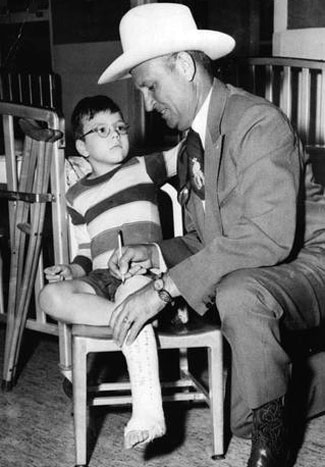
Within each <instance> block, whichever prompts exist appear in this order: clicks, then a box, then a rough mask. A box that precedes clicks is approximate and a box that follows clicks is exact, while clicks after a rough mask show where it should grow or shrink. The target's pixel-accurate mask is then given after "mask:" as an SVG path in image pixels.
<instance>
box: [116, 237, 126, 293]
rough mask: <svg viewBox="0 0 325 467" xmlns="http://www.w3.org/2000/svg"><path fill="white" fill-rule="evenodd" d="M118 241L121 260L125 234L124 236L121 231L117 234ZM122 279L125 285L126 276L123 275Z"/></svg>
mask: <svg viewBox="0 0 325 467" xmlns="http://www.w3.org/2000/svg"><path fill="white" fill-rule="evenodd" d="M117 241H118V251H119V258H121V257H122V246H123V234H122V230H119V231H118V234H117ZM121 279H122V283H123V284H124V282H125V277H124V274H121Z"/></svg>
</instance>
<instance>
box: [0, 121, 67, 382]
mask: <svg viewBox="0 0 325 467" xmlns="http://www.w3.org/2000/svg"><path fill="white" fill-rule="evenodd" d="M20 125H21V127H22V129H23V131H24V133H25V134H26V139H27V141H28V140H29V139H31V140H32V144H31V152H30V158H29V159H30V160H29V161H26V162H25V165H24V166H22V174H21V177H22V178H21V183H20V184H19V189H20V190H21V189H24V190H26V191H25V192H19V193H18V194H16V195H17V197H18V198H19V200H20V201H21V202H20V203H19V206H17V208H16V213H15V227H16V228H15V232H14V246H15V248H14V250H13V254H12V259H13V261H12V267H11V271H10V282H12V283H11V290H12V292H13V293H14V292H15V294H14V295H15V297H13V298H12V301H11V303H10V305H11V306H10V307H8V321H7V324H8V326H7V333H6V348H5V350H6V353H5V360H4V361H5V365H4V376H3V383H2V387H3V388H4V389H7V390H9V389H11V387H12V386H13V384H14V383H15V376H16V368H17V363H18V357H19V350H20V347H21V340H22V335H23V330H24V327H25V322H26V318H27V313H28V308H29V304H30V299H31V294H32V290H33V286H34V281H35V276H36V272H37V265H38V260H39V256H40V249H41V236H42V232H43V225H44V217H45V203H46V202H48V201H52V198H53V197H52V195H50V194H47V193H46V191H47V188H48V185H49V178H50V168H51V156H52V143H53V142H54V141H56V140H57V139H59V138H61V137H62V133H61V132H60V131H57V130H50V129H42V128H39V127H38V126H37V125H35V124H34V123H32V122H31V121H28V120H21V121H20ZM27 144H28V143H27ZM35 154H36V156H35ZM28 162H29V163H28ZM18 208H19V209H18ZM28 220H29V222H28ZM27 236H28V241H27ZM17 250H18V251H17ZM9 315H10V319H9Z"/></svg>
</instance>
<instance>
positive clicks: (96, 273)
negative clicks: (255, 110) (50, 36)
mask: <svg viewBox="0 0 325 467" xmlns="http://www.w3.org/2000/svg"><path fill="white" fill-rule="evenodd" d="M71 122H72V128H73V132H74V136H75V140H76V148H77V151H78V152H79V154H80V155H82V156H83V157H85V158H87V159H88V161H89V163H90V165H91V167H92V172H91V173H90V174H89V175H86V176H85V177H84V178H82V179H81V180H79V181H78V182H77V183H76V184H75V185H73V186H71V187H70V188H69V189H68V191H67V194H66V196H67V206H68V212H69V214H70V216H71V220H72V224H73V226H74V232H75V235H76V239H77V244H78V253H77V256H76V257H75V258H74V260H73V261H72V263H71V264H69V265H64V264H59V265H54V266H51V267H48V268H46V269H45V275H46V278H47V280H48V281H49V284H48V285H46V286H45V287H44V289H43V290H42V291H41V293H40V297H39V301H40V305H41V307H42V308H43V309H44V310H45V312H46V313H47V314H49V315H50V316H52V317H53V318H54V319H56V320H59V321H64V322H68V323H74V324H75V323H79V324H88V325H97V326H98V325H99V326H107V325H108V323H109V321H110V316H111V314H112V313H113V312H114V308H115V306H116V304H117V303H118V302H120V301H121V300H123V297H125V296H126V295H128V294H130V293H131V292H133V291H134V290H135V289H137V288H140V287H142V286H143V285H144V284H146V283H147V282H148V281H149V280H150V279H149V278H148V277H146V276H143V275H138V276H136V277H135V278H133V279H132V280H127V281H126V282H125V283H123V284H121V281H120V280H117V279H115V278H114V277H113V276H111V274H110V271H109V270H108V268H107V264H108V260H109V258H110V255H111V254H112V252H113V251H114V249H115V248H116V247H117V246H118V234H119V232H120V231H121V232H122V235H123V239H124V243H125V244H131V243H139V242H141V243H149V242H157V241H159V240H161V237H162V234H161V228H160V220H159V212H158V206H157V187H158V186H159V185H162V184H164V183H165V181H166V180H167V178H170V177H171V176H174V175H175V173H176V152H175V151H174V150H173V152H166V153H160V154H154V155H151V156H144V157H140V158H139V157H133V158H128V157H127V156H128V152H129V140H128V134H127V132H128V126H127V124H126V123H125V122H124V120H123V116H122V113H121V111H120V109H119V107H118V106H117V105H116V104H115V103H114V102H113V101H112V100H111V99H110V98H109V97H106V96H94V97H86V98H84V99H82V100H81V101H80V102H79V103H78V104H77V106H76V107H75V109H74V111H73V114H72V117H71ZM122 351H123V353H124V356H125V358H126V361H127V366H128V371H129V376H130V382H131V388H132V399H133V409H132V418H131V420H130V421H129V422H128V424H127V426H126V428H125V435H124V436H125V439H124V444H125V447H126V448H127V449H129V448H132V447H135V446H140V445H145V444H146V443H148V442H149V441H151V440H152V439H154V438H157V437H160V436H163V435H164V433H165V431H166V428H165V421H164V414H163V409H162V400H161V390H160V384H159V372H158V358H157V345H156V341H155V336H154V331H153V329H152V325H151V324H148V325H146V326H145V327H144V328H143V330H142V331H141V333H140V335H139V337H138V338H137V340H136V341H135V342H134V344H132V345H130V346H129V345H124V346H122Z"/></svg>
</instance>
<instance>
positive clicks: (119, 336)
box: [109, 281, 166, 346]
mask: <svg viewBox="0 0 325 467" xmlns="http://www.w3.org/2000/svg"><path fill="white" fill-rule="evenodd" d="M165 305H166V304H165V303H164V302H163V301H162V300H161V299H160V298H159V297H158V294H157V292H156V291H155V290H154V289H153V285H152V281H150V282H149V283H148V284H146V285H145V286H144V287H142V288H141V289H138V290H136V291H135V292H133V293H131V294H130V295H128V296H127V297H126V298H125V299H124V300H123V301H122V302H120V303H119V304H118V305H117V306H116V308H115V309H114V311H113V313H112V315H111V319H110V322H109V325H110V326H111V328H112V330H113V338H114V340H115V341H116V342H117V343H118V344H119V345H120V346H122V345H123V343H124V341H125V342H126V343H127V344H132V342H133V341H134V340H135V338H136V337H137V335H138V334H139V332H140V331H141V329H142V328H143V326H144V325H145V324H146V323H147V322H148V321H150V320H152V318H154V317H155V316H156V315H157V314H158V313H159V312H160V311H161V310H162V309H163V308H164V307H165Z"/></svg>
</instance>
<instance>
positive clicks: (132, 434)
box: [124, 418, 166, 450]
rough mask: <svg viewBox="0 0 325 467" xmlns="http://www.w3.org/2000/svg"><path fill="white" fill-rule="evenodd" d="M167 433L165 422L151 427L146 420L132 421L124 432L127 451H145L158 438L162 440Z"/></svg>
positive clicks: (156, 423) (162, 421)
mask: <svg viewBox="0 0 325 467" xmlns="http://www.w3.org/2000/svg"><path fill="white" fill-rule="evenodd" d="M165 433H166V426H165V421H164V420H160V421H159V422H155V423H154V424H152V425H150V423H148V421H145V420H138V421H137V420H134V419H133V418H131V420H130V421H129V422H128V424H127V425H126V427H125V430H124V447H125V449H132V448H135V449H141V450H143V449H145V448H146V446H147V445H148V444H149V443H150V442H151V441H153V440H154V439H156V438H161V437H162V436H164V434H165Z"/></svg>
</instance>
